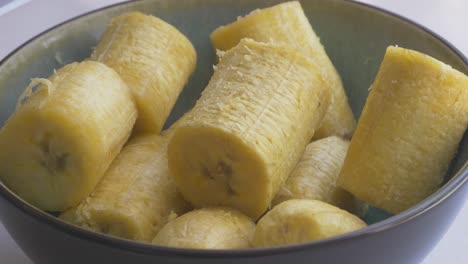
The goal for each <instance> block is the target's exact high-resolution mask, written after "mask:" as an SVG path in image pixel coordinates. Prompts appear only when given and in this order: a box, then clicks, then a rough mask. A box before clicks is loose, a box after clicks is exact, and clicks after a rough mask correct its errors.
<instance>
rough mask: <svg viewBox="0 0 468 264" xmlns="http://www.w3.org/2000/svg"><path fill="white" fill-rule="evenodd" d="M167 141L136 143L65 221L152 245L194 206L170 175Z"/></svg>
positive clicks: (145, 139)
mask: <svg viewBox="0 0 468 264" xmlns="http://www.w3.org/2000/svg"><path fill="white" fill-rule="evenodd" d="M168 136H169V135H167V136H165V137H161V136H159V135H142V136H137V137H135V138H133V139H132V140H131V141H130V142H129V143H128V144H127V145H126V146H125V147H124V148H123V149H122V152H121V153H120V154H119V156H117V158H116V159H115V161H114V162H113V163H112V165H111V167H110V168H109V170H108V171H107V172H106V174H105V176H104V177H103V179H102V181H101V182H100V183H99V184H98V185H97V187H96V189H95V190H94V191H93V193H92V194H91V195H90V196H89V197H88V198H86V199H85V200H84V201H83V202H82V203H81V204H80V205H79V206H77V207H75V208H72V209H70V210H68V211H66V212H65V213H63V214H62V215H61V216H60V218H62V219H63V220H65V221H68V222H71V223H73V224H76V225H78V226H81V227H84V228H88V229H91V230H94V231H97V232H101V233H106V234H111V235H115V236H120V237H123V238H127V239H133V240H140V241H147V242H149V241H151V240H152V239H153V238H154V236H155V235H156V233H157V232H158V231H159V229H161V227H162V226H163V225H164V224H165V223H166V222H167V221H168V217H169V216H170V215H171V214H182V213H185V212H186V211H187V209H188V207H189V206H188V204H187V203H186V202H185V201H184V200H183V199H182V197H181V196H180V194H179V193H178V192H177V190H176V187H175V183H174V180H173V179H172V177H170V176H169V172H168V167H167V152H166V151H167V137H168Z"/></svg>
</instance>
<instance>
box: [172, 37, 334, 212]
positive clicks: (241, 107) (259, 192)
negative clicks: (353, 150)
mask: <svg viewBox="0 0 468 264" xmlns="http://www.w3.org/2000/svg"><path fill="white" fill-rule="evenodd" d="M328 100H329V93H328V90H327V89H325V86H324V85H323V80H322V76H321V75H320V70H319V68H318V67H317V66H316V65H315V64H313V63H312V62H311V61H310V60H308V59H307V58H305V57H304V56H302V55H301V54H299V53H297V52H295V51H294V50H293V49H290V48H289V47H287V46H281V45H280V46H279V45H273V44H262V43H258V42H255V41H252V40H247V39H245V40H242V41H241V42H240V43H239V45H238V46H236V47H235V48H233V49H231V50H229V51H227V52H226V53H225V54H224V55H223V56H222V58H221V60H220V62H219V64H218V65H217V66H216V70H215V72H214V74H213V76H212V78H211V80H210V82H209V83H208V86H207V87H206V89H205V90H204V92H203V94H202V96H201V98H200V99H199V100H198V102H197V103H196V105H195V107H194V108H193V109H192V110H191V111H190V112H189V113H188V114H186V116H184V120H182V121H181V122H180V123H179V124H178V127H177V128H176V129H175V131H174V135H173V137H172V139H171V140H170V143H169V149H168V155H169V168H170V171H171V174H172V175H173V176H174V177H175V179H176V184H177V187H178V189H179V191H180V192H181V193H182V195H183V196H184V197H185V198H186V199H187V200H188V201H189V202H191V203H192V204H193V205H194V206H196V207H207V206H218V205H222V206H229V207H233V208H236V209H238V210H240V211H241V212H243V213H245V214H247V215H248V216H250V217H252V218H253V219H257V218H258V217H259V216H260V215H261V214H262V213H263V212H265V210H266V209H267V208H268V206H269V205H270V202H271V200H272V199H273V197H274V195H275V194H276V192H277V191H278V190H279V188H280V186H281V185H282V184H283V183H284V182H285V180H286V178H287V176H288V175H289V174H290V173H291V171H292V169H293V168H294V166H295V165H296V163H297V162H298V161H299V159H300V158H301V155H302V153H303V152H304V149H305V147H306V146H307V143H308V142H309V140H310V138H311V137H312V135H313V133H314V130H315V129H316V128H317V127H318V126H319V124H320V121H321V120H322V118H323V116H324V114H325V112H326V109H327V107H328V104H329V103H328Z"/></svg>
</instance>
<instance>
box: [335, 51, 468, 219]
mask: <svg viewBox="0 0 468 264" xmlns="http://www.w3.org/2000/svg"><path fill="white" fill-rule="evenodd" d="M467 125H468V77H467V76H466V75H464V74H463V73H461V72H459V71H457V70H454V69H452V68H451V67H450V66H448V65H446V64H444V63H442V62H440V61H438V60H436V59H434V58H431V57H429V56H427V55H424V54H422V53H419V52H416V51H413V50H408V49H403V48H397V47H389V48H388V49H387V52H386V54H385V56H384V59H383V61H382V64H381V66H380V69H379V72H378V74H377V77H376V79H375V81H374V83H373V84H372V86H371V90H370V94H369V96H368V98H367V101H366V105H365V107H364V110H363V111H362V114H361V117H360V120H359V124H358V126H357V129H356V132H355V134H354V136H353V139H352V140H351V145H350V147H349V151H348V155H347V156H346V159H345V162H344V165H343V169H342V171H341V174H340V177H339V180H338V184H339V185H340V186H342V187H343V188H345V189H346V190H348V191H349V192H351V193H353V194H354V195H355V196H357V197H358V198H359V199H361V200H363V201H365V202H367V203H369V204H371V205H373V206H375V207H378V208H381V209H384V210H386V211H389V212H391V213H399V212H401V211H403V210H406V209H408V208H410V207H411V206H413V205H415V204H416V203H418V202H420V201H421V200H423V199H425V198H426V197H427V196H429V195H430V194H432V193H433V192H434V191H435V190H436V189H437V188H438V186H439V185H440V183H441V182H442V180H443V178H444V175H445V173H446V171H447V169H448V166H449V163H450V161H451V160H452V158H453V157H454V154H455V152H456V150H457V146H458V144H459V142H460V140H461V138H462V136H463V133H464V132H465V130H466V128H467Z"/></svg>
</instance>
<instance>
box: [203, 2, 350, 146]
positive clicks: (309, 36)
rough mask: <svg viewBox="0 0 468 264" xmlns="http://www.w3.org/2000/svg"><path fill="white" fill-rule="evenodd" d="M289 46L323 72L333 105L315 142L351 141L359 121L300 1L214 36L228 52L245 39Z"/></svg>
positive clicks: (257, 13) (256, 14)
mask: <svg viewBox="0 0 468 264" xmlns="http://www.w3.org/2000/svg"><path fill="white" fill-rule="evenodd" d="M243 38H251V39H253V40H256V41H260V42H277V43H283V44H286V45H290V46H291V47H294V48H295V49H297V50H298V51H299V52H302V53H303V54H304V55H305V56H308V57H309V58H311V59H312V60H313V61H314V62H315V63H317V65H319V67H320V68H321V69H322V71H323V73H322V74H323V75H324V78H325V80H326V81H327V82H326V84H325V85H326V86H327V88H328V89H330V92H331V103H330V107H329V108H328V112H327V114H326V115H325V118H324V119H323V122H322V125H321V127H320V129H318V130H317V132H316V133H315V134H314V139H320V138H324V137H328V136H332V135H339V136H344V137H350V136H351V134H352V133H353V130H354V127H355V126H356V121H355V119H354V116H353V113H352V111H351V108H350V106H349V103H348V98H347V96H346V93H345V90H344V88H343V84H342V83H341V78H340V76H339V75H338V72H337V71H336V69H335V67H334V66H333V64H332V62H331V60H330V58H328V56H327V53H326V51H325V49H324V47H323V46H322V44H321V43H320V39H319V37H318V36H317V35H316V34H315V32H314V30H313V29H312V26H311V25H310V23H309V21H308V19H307V17H306V16H305V14H304V10H302V7H301V4H300V3H299V2H297V1H293V2H286V3H282V4H278V5H275V6H272V7H269V8H265V9H260V10H255V11H253V12H251V13H250V14H248V15H247V16H245V17H240V18H238V19H237V21H235V22H233V23H231V24H228V25H225V26H221V27H219V28H218V29H216V30H215V31H214V32H213V33H212V34H211V42H212V43H213V46H214V48H215V49H218V50H222V51H224V50H228V49H230V48H232V47H234V46H235V45H237V43H238V42H239V41H240V40H241V39H243Z"/></svg>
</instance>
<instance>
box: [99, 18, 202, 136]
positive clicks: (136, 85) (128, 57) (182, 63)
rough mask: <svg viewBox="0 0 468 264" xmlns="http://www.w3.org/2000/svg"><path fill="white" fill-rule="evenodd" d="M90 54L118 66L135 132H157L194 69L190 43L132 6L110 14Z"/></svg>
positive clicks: (193, 57)
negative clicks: (132, 106)
mask: <svg viewBox="0 0 468 264" xmlns="http://www.w3.org/2000/svg"><path fill="white" fill-rule="evenodd" d="M92 59H94V60H97V61H100V62H103V63H105V64H106V65H108V66H110V67H112V68H113V69H114V70H116V71H117V72H118V73H119V74H120V76H121V77H122V79H123V80H124V81H125V82H126V83H127V85H128V86H129V88H130V89H131V91H132V93H133V96H134V98H135V101H136V104H137V107H138V119H137V122H136V125H135V130H136V131H137V132H141V133H143V132H152V133H159V132H161V129H162V127H163V125H164V123H165V122H166V119H167V117H168V116H169V113H170V112H171V110H172V107H173V106H174V104H175V102H176V100H177V97H178V96H179V94H180V92H181V91H182V89H183V87H184V86H185V84H186V83H187V81H188V79H189V77H190V75H191V74H192V72H193V71H194V69H195V64H196V52H195V49H194V48H193V46H192V43H190V41H189V40H188V39H187V38H186V37H185V36H184V35H183V34H182V33H180V32H179V31H178V30H177V29H176V28H174V27H173V26H171V25H169V24H168V23H166V22H164V21H162V20H161V19H159V18H157V17H154V16H149V15H144V14H142V13H139V12H132V13H126V14H123V15H120V16H118V17H116V18H114V19H113V20H112V21H111V23H110V25H109V26H108V28H107V30H106V32H105V33H104V35H103V36H102V39H101V40H100V41H99V43H98V45H97V47H96V49H95V50H94V53H93V54H92Z"/></svg>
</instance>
